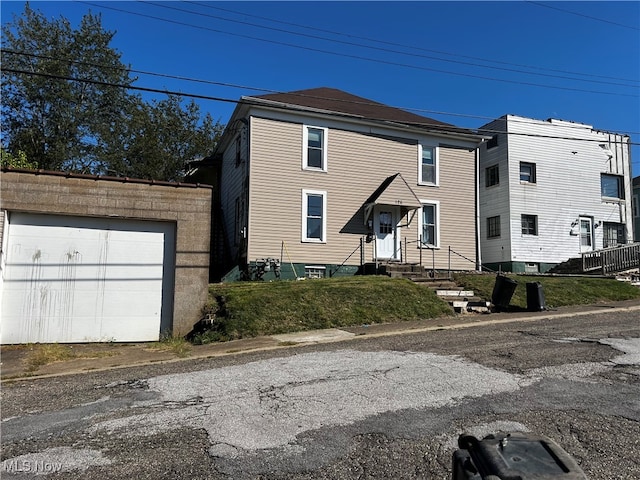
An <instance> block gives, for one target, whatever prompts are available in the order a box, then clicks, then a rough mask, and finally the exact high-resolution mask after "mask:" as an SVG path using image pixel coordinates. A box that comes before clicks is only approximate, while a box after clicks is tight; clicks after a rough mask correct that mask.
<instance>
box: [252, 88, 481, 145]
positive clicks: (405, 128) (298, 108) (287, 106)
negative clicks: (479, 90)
mask: <svg viewBox="0 0 640 480" xmlns="http://www.w3.org/2000/svg"><path fill="white" fill-rule="evenodd" d="M240 103H241V104H243V105H245V106H246V107H247V108H249V109H250V107H252V106H253V107H258V108H262V109H265V110H271V111H283V110H284V111H289V112H298V113H305V114H307V115H313V116H319V117H327V116H329V117H334V118H342V119H345V120H348V121H350V122H353V123H358V124H362V125H375V126H377V127H384V128H388V129H392V130H396V131H402V132H411V133H415V134H418V135H425V134H429V135H434V136H439V137H445V138H449V139H454V140H460V141H466V142H471V143H473V144H474V145H477V144H480V143H481V142H483V141H486V140H488V139H490V138H491V136H490V135H489V136H487V135H484V134H480V133H477V132H476V131H474V130H467V129H464V128H458V127H443V126H440V125H438V126H436V125H432V126H430V125H419V124H409V123H402V122H396V121H391V120H384V119H375V118H367V117H364V116H362V115H355V114H350V113H344V112H337V111H335V110H325V109H320V108H314V107H307V106H303V105H295V104H292V103H284V102H278V101H274V100H268V99H263V98H256V97H246V96H244V97H241V99H240Z"/></svg>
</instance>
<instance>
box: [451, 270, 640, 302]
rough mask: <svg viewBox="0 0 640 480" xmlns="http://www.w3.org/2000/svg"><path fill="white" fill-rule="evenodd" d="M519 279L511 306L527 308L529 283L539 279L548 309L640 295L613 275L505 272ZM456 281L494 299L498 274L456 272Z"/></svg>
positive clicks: (636, 288)
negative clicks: (580, 275) (607, 276)
mask: <svg viewBox="0 0 640 480" xmlns="http://www.w3.org/2000/svg"><path fill="white" fill-rule="evenodd" d="M505 276H506V277H507V278H510V279H511V280H514V281H515V282H517V284H518V285H517V286H516V289H515V292H514V293H513V297H512V298H511V303H510V306H512V307H514V308H515V309H518V308H520V309H526V308H527V283H529V282H540V284H541V285H542V289H543V291H544V296H545V301H546V306H547V308H557V307H565V306H569V305H590V304H595V303H600V302H611V301H619V300H630V299H632V298H640V288H638V287H635V286H633V285H631V284H629V283H626V282H619V281H618V280H615V279H611V278H597V277H577V276H575V277H552V276H544V275H541V276H531V275H505ZM454 278H455V280H456V282H457V283H458V284H459V285H461V286H464V287H465V288H466V289H469V290H473V291H474V292H475V294H476V295H478V296H479V297H482V298H485V299H487V300H491V294H492V292H493V286H494V285H495V283H496V276H495V275H488V274H481V275H480V274H456V275H455V276H454Z"/></svg>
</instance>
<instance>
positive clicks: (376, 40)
mask: <svg viewBox="0 0 640 480" xmlns="http://www.w3.org/2000/svg"><path fill="white" fill-rule="evenodd" d="M182 3H189V4H193V5H198V6H202V7H204V8H209V9H214V10H220V11H223V12H228V13H234V14H237V15H243V16H246V17H251V18H259V19H262V20H266V21H269V22H274V23H280V24H283V25H289V26H293V27H298V28H304V29H305V30H314V31H317V32H322V33H329V34H331V35H338V36H342V37H346V38H357V39H359V40H365V41H367V42H375V43H379V44H382V45H390V46H394V47H401V48H410V49H413V50H417V51H422V52H430V53H437V54H439V55H447V56H451V57H459V58H467V59H470V60H479V61H482V62H487V63H495V64H498V65H510V66H513V67H522V68H529V69H534V70H541V71H547V72H555V73H563V74H569V75H581V76H584V77H593V78H605V79H609V80H620V81H624V82H635V83H640V81H639V80H636V79H628V78H620V77H610V76H606V75H595V74H592V73H581V72H572V71H568V70H557V69H553V68H545V67H540V66H535V65H525V64H521V63H511V62H502V61H499V60H493V59H487V58H481V57H474V56H470V55H461V54H456V53H451V52H445V51H442V50H433V49H428V48H422V47H416V46H414V45H405V44H402V43H395V42H388V41H384V40H378V39H375V38H369V37H362V36H358V35H353V34H347V33H343V32H336V31H333V30H326V29H322V28H316V27H312V26H310V25H302V24H299V23H292V22H285V21H282V20H276V19H274V18H270V17H263V16H258V15H252V14H249V13H245V12H239V11H237V10H231V9H228V8H222V7H219V6H215V5H210V4H203V3H199V2H192V1H185V0H183V2H182ZM216 18H221V17H216ZM229 21H231V20H229ZM262 28H267V27H262ZM426 58H431V57H426ZM487 68H490V67H487ZM525 73H531V72H525ZM531 74H533V73H531ZM560 78H563V77H560Z"/></svg>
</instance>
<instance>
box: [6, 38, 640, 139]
mask: <svg viewBox="0 0 640 480" xmlns="http://www.w3.org/2000/svg"><path fill="white" fill-rule="evenodd" d="M0 51H1V52H2V53H8V54H14V55H21V56H26V57H30V58H39V59H45V60H62V61H65V62H68V63H70V64H77V65H87V66H90V67H96V68H106V69H110V70H125V71H127V72H131V73H137V74H140V75H149V76H156V77H161V78H169V79H174V80H180V81H187V82H195V83H203V84H207V85H216V86H222V87H228V88H236V89H242V90H249V91H254V92H262V93H277V94H284V93H286V94H287V95H295V96H297V97H301V98H314V99H320V98H322V99H325V98H326V97H317V96H313V95H309V94H305V93H302V92H282V91H280V90H273V89H267V88H263V87H253V86H247V85H237V84H233V83H227V82H216V81H213V80H203V79H197V78H191V77H183V76H177V75H169V74H163V73H156V72H149V71H144V70H136V69H132V68H123V67H114V66H111V65H101V64H97V63H92V62H84V61H79V60H71V59H65V58H61V57H52V56H49V55H43V54H36V53H26V52H18V51H16V50H10V49H0ZM5 71H10V70H6V69H5ZM69 79H71V78H69ZM155 93H158V92H155ZM160 93H162V92H160ZM175 94H178V95H184V96H189V95H185V94H179V93H175ZM330 100H333V101H336V102H341V103H346V104H358V105H366V106H376V105H380V104H379V103H373V102H356V101H353V100H345V99H330ZM385 106H388V107H391V108H396V109H399V110H405V111H410V112H415V113H418V114H424V113H428V114H430V115H442V116H450V117H463V118H472V119H480V120H489V121H494V120H496V118H495V117H487V116H481V115H472V114H464V113H453V112H443V111H437V110H427V109H420V108H415V107H398V106H392V105H385ZM511 121H512V122H513V123H524V124H535V122H531V121H527V120H524V119H522V120H518V119H512V120H511ZM566 127H568V128H584V127H583V126H581V124H576V125H574V126H572V125H566ZM616 133H618V134H628V135H640V132H628V131H623V132H616Z"/></svg>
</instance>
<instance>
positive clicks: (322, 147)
mask: <svg viewBox="0 0 640 480" xmlns="http://www.w3.org/2000/svg"><path fill="white" fill-rule="evenodd" d="M302 143H303V145H302V168H303V169H304V170H318V171H321V172H326V171H327V129H326V128H324V127H310V126H308V125H304V126H303V131H302Z"/></svg>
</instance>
